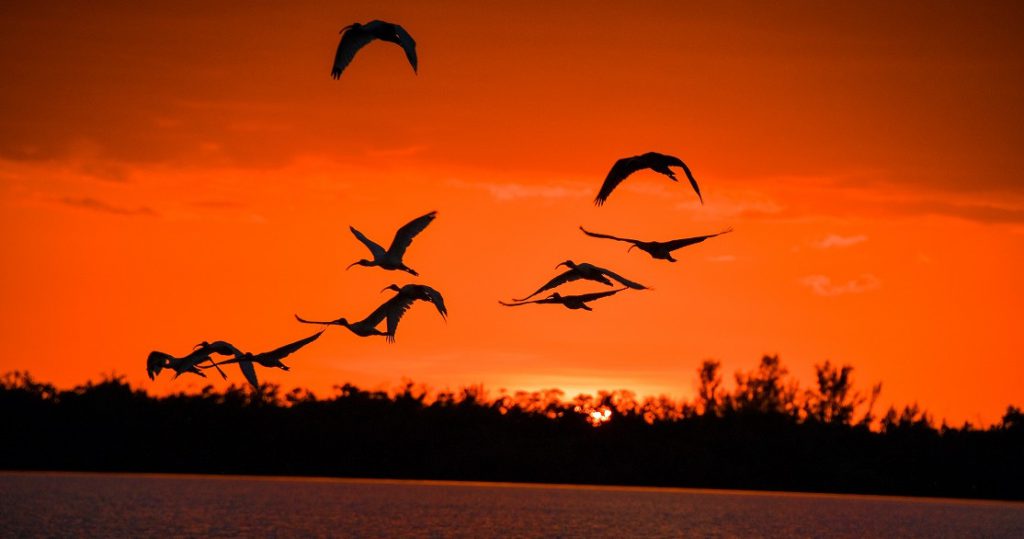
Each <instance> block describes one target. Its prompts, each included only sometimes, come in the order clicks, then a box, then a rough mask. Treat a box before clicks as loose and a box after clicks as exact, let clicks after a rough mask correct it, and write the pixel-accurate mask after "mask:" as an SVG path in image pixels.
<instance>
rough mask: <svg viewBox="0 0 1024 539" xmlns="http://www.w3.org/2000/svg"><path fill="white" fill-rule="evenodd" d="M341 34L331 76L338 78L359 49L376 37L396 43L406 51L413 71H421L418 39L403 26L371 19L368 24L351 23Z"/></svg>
mask: <svg viewBox="0 0 1024 539" xmlns="http://www.w3.org/2000/svg"><path fill="white" fill-rule="evenodd" d="M338 33H340V34H342V35H341V42H340V43H338V51H337V52H336V53H334V65H332V66H331V77H332V78H335V79H337V78H338V77H340V76H341V72H342V71H344V70H345V68H346V67H347V66H348V64H349V63H350V62H352V59H353V58H355V56H356V53H357V52H359V49H361V48H363V47H364V46H366V45H367V44H368V43H370V42H371V41H373V40H374V39H379V40H381V41H388V42H390V43H395V44H396V45H398V46H400V47H402V50H404V51H405V57H406V58H408V59H409V64H410V65H411V66H412V71H413V73H419V65H418V63H419V62H418V60H417V59H416V41H415V40H413V38H412V36H411V35H409V32H406V31H405V28H402V27H401V26H399V25H397V24H394V23H390V22H384V21H377V20H374V21H370V22H368V23H366V24H359V23H358V22H357V23H355V24H351V25H349V26H346V27H344V28H342V29H341V32H338Z"/></svg>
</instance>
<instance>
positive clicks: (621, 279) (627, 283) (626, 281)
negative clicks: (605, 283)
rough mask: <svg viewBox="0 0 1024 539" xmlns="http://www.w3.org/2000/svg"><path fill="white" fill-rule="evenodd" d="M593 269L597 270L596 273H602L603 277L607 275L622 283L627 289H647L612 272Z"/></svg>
mask: <svg viewBox="0 0 1024 539" xmlns="http://www.w3.org/2000/svg"><path fill="white" fill-rule="evenodd" d="M594 268H595V269H597V270H598V271H600V272H601V273H603V274H604V275H607V276H608V277H611V278H612V279H615V280H616V281H618V282H620V283H622V284H623V285H625V286H627V287H629V288H633V289H635V290H646V289H647V287H646V286H644V285H642V284H640V283H638V282H636V281H630V280H629V279H627V278H625V277H623V276H621V275H619V274H618V273H615V272H614V271H612V270H608V269H604V268H599V267H597V266H594Z"/></svg>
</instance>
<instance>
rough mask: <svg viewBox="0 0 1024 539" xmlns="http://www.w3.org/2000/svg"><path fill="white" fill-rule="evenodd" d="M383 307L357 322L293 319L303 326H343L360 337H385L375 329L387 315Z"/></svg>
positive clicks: (340, 319)
mask: <svg viewBox="0 0 1024 539" xmlns="http://www.w3.org/2000/svg"><path fill="white" fill-rule="evenodd" d="M383 307H384V306H383V305H381V306H380V307H377V308H376V309H375V310H374V311H373V312H372V313H370V315H369V316H367V317H366V318H364V319H362V320H359V321H358V322H349V321H348V319H346V318H339V319H337V320H326V321H319V320H306V319H305V318H302V317H301V316H299V315H295V319H296V320H298V321H299V322H302V323H303V324H320V325H324V326H332V325H333V326H344V327H346V328H348V330H349V331H351V332H352V333H355V334H356V335H358V336H360V337H371V336H374V335H387V333H385V332H383V331H381V330H379V329H377V325H378V324H380V323H381V322H382V321H383V320H384V319H385V318H386V317H387V315H388V313H387V312H386V311H385V310H384V308H383Z"/></svg>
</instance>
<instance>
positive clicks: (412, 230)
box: [388, 211, 437, 258]
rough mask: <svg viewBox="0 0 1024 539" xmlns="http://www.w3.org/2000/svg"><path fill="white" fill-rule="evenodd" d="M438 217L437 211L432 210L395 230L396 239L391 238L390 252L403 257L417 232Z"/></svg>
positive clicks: (421, 230)
mask: <svg viewBox="0 0 1024 539" xmlns="http://www.w3.org/2000/svg"><path fill="white" fill-rule="evenodd" d="M435 217H437V212H436V211H432V212H430V213H428V214H426V215H424V216H421V217H417V218H415V219H413V220H412V221H409V222H408V223H406V224H405V226H403V227H402V228H399V229H398V232H395V239H393V240H391V247H389V248H388V254H390V255H392V256H397V257H398V258H401V257H402V256H403V255H404V254H405V250H406V249H408V248H409V245H411V244H412V239H413V238H415V237H416V235H417V234H419V233H420V232H423V229H424V228H427V225H429V224H430V222H431V221H433V220H434V218H435Z"/></svg>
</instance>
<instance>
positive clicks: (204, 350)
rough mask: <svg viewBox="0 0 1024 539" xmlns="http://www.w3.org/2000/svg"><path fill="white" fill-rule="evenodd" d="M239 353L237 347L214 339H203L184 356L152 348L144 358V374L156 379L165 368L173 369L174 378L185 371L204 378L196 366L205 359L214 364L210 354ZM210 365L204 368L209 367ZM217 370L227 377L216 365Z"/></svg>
mask: <svg viewBox="0 0 1024 539" xmlns="http://www.w3.org/2000/svg"><path fill="white" fill-rule="evenodd" d="M239 353H240V352H239V351H238V349H237V348H235V347H234V346H231V345H230V344H228V343H226V342H224V341H216V342H215V343H213V344H210V343H208V342H206V341H203V342H201V343H199V344H197V345H196V346H195V347H194V348H193V349H192V352H190V353H189V354H188V355H186V356H184V357H175V356H172V355H170V354H166V353H164V352H160V351H156V350H154V351H153V352H150V353H149V357H147V358H146V374H148V375H149V379H150V380H154V379H156V376H157V375H158V374H160V371H161V370H163V369H165V368H167V369H171V370H173V371H174V378H177V377H178V376H181V375H182V374H184V373H186V372H190V373H192V374H198V375H199V376H202V377H203V378H206V375H205V374H203V371H201V370H199V367H198V366H199V364H201V363H204V362H206V361H209V362H210V363H212V364H213V365H210V366H216V365H217V364H216V362H214V361H213V360H212V359H211V358H210V354H221V355H225V356H227V355H232V354H235V355H237V354H239ZM210 366H207V367H205V368H209V367H210ZM217 372H219V373H220V375H221V376H222V377H224V378H227V375H226V374H224V371H222V370H221V369H220V367H217Z"/></svg>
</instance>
